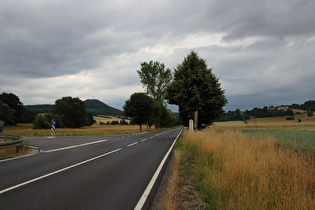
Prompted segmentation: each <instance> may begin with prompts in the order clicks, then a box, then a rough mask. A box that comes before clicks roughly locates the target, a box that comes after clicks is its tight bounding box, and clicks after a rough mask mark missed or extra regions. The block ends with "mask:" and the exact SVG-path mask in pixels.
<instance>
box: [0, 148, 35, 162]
mask: <svg viewBox="0 0 315 210" xmlns="http://www.w3.org/2000/svg"><path fill="white" fill-rule="evenodd" d="M31 151H32V149H31V148H29V147H28V145H23V146H22V147H19V149H18V150H17V149H16V147H12V148H7V149H0V160H3V159H7V158H12V157H16V156H19V155H24V154H28V153H30V152H31Z"/></svg>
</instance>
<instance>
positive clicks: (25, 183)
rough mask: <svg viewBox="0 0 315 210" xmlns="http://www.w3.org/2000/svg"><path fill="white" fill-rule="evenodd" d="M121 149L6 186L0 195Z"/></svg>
mask: <svg viewBox="0 0 315 210" xmlns="http://www.w3.org/2000/svg"><path fill="white" fill-rule="evenodd" d="M121 149H122V148H118V149H115V150H113V151H110V152H107V153H105V154H102V155H99V156H96V157H94V158H91V159H88V160H85V161H82V162H80V163H77V164H74V165H71V166H68V167H65V168H62V169H60V170H57V171H54V172H51V173H49V174H45V175H43V176H40V177H37V178H35V179H31V180H29V181H26V182H23V183H21V184H18V185H14V186H12V187H9V188H6V189H4V190H1V191H0V195H1V194H3V193H5V192H8V191H11V190H14V189H16V188H19V187H22V186H24V185H27V184H30V183H32V182H36V181H38V180H41V179H44V178H46V177H49V176H52V175H55V174H58V173H60V172H63V171H66V170H69V169H71V168H74V167H77V166H79V165H82V164H85V163H88V162H91V161H93V160H96V159H99V158H101V157H104V156H107V155H110V154H112V153H115V152H118V151H119V150H121Z"/></svg>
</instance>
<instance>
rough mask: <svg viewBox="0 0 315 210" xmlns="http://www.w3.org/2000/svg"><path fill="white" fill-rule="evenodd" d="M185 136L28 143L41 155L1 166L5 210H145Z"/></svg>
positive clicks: (174, 132) (0, 201) (0, 204)
mask: <svg viewBox="0 0 315 210" xmlns="http://www.w3.org/2000/svg"><path fill="white" fill-rule="evenodd" d="M181 131H182V127H180V128H175V129H170V130H163V131H154V132H146V133H140V134H132V135H114V136H84V137H55V138H47V137H46V138H36V139H35V138H34V139H28V140H27V142H28V143H29V144H30V145H31V146H35V147H38V148H39V149H40V152H39V153H37V154H36V155H32V156H28V157H23V158H18V159H13V160H7V161H1V162H0V209H1V210H4V209H134V208H137V209H139V208H144V209H145V208H147V207H148V204H149V202H150V199H148V200H146V197H148V195H149V193H148V192H150V188H149V187H148V185H149V183H150V181H151V179H152V177H153V176H154V174H155V172H156V170H157V168H158V167H159V165H160V163H161V161H162V159H163V158H164V157H165V155H166V153H167V152H168V151H169V150H170V148H171V146H172V144H173V142H174V140H175V139H176V138H177V136H178V135H179V134H180V133H181ZM151 184H152V181H151ZM148 190H149V191H148ZM151 191H154V190H151ZM151 193H152V192H151ZM150 197H151V194H150V196H149V198H150ZM143 205H144V206H143Z"/></svg>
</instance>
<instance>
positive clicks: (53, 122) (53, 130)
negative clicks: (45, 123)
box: [50, 120, 56, 136]
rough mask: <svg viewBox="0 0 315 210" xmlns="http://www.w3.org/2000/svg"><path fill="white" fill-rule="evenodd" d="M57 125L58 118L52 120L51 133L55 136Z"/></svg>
mask: <svg viewBox="0 0 315 210" xmlns="http://www.w3.org/2000/svg"><path fill="white" fill-rule="evenodd" d="M55 125H56V120H52V121H51V129H50V130H51V135H52V136H53V135H54V133H55V131H56V128H55Z"/></svg>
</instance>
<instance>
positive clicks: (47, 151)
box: [41, 139, 108, 153]
mask: <svg viewBox="0 0 315 210" xmlns="http://www.w3.org/2000/svg"><path fill="white" fill-rule="evenodd" d="M105 141H108V140H106V139H104V140H99V141H93V142H89V143H85V144H79V145H74V146H69V147H62V148H58V149H51V150H46V151H45V150H43V151H41V152H44V153H49V152H56V151H61V150H66V149H72V148H76V147H83V146H87V145H91V144H97V143H101V142H105Z"/></svg>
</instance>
